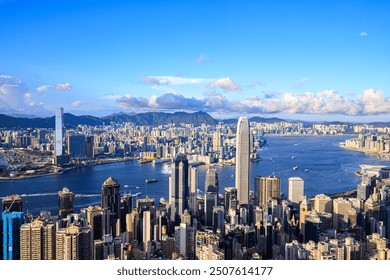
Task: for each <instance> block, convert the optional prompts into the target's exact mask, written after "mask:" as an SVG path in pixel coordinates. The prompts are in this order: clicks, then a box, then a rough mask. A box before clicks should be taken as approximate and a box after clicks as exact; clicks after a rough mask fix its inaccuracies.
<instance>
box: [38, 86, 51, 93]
mask: <svg viewBox="0 0 390 280" xmlns="http://www.w3.org/2000/svg"><path fill="white" fill-rule="evenodd" d="M50 88H51V86H50V85H42V86H39V87H37V88H36V91H37V92H38V93H42V92H45V91H47V90H49V89H50Z"/></svg>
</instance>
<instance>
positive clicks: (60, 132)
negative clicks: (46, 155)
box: [55, 107, 65, 156]
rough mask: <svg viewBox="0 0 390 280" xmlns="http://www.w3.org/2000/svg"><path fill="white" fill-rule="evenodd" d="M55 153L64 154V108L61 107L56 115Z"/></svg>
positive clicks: (57, 154)
mask: <svg viewBox="0 0 390 280" xmlns="http://www.w3.org/2000/svg"><path fill="white" fill-rule="evenodd" d="M55 128H56V130H55V155H56V156H62V155H63V153H64V136H65V133H64V108H62V107H59V108H57V110H56V116H55Z"/></svg>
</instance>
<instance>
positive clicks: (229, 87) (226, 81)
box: [208, 77, 240, 92]
mask: <svg viewBox="0 0 390 280" xmlns="http://www.w3.org/2000/svg"><path fill="white" fill-rule="evenodd" d="M208 87H209V88H211V89H218V88H219V89H222V90H223V91H224V92H230V91H234V90H240V85H239V84H237V83H236V82H234V81H233V80H232V79H230V78H229V77H225V78H219V79H215V80H213V81H211V82H210V83H209V84H208Z"/></svg>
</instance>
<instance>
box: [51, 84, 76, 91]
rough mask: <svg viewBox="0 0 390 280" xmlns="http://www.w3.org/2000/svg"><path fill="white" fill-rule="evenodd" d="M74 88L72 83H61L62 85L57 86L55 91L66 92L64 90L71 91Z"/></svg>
mask: <svg viewBox="0 0 390 280" xmlns="http://www.w3.org/2000/svg"><path fill="white" fill-rule="evenodd" d="M71 88H72V85H71V84H70V83H62V84H61V83H60V84H56V86H55V89H56V90H60V91H64V90H70V89H71Z"/></svg>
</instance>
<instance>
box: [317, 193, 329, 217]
mask: <svg viewBox="0 0 390 280" xmlns="http://www.w3.org/2000/svg"><path fill="white" fill-rule="evenodd" d="M314 210H315V211H317V212H318V213H330V214H332V213H333V199H331V198H330V197H329V196H327V195H324V194H317V195H316V196H315V197H314Z"/></svg>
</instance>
